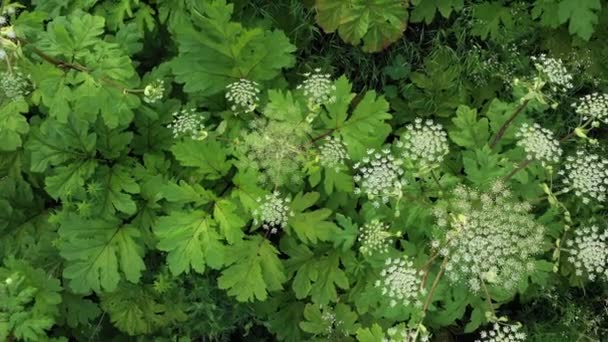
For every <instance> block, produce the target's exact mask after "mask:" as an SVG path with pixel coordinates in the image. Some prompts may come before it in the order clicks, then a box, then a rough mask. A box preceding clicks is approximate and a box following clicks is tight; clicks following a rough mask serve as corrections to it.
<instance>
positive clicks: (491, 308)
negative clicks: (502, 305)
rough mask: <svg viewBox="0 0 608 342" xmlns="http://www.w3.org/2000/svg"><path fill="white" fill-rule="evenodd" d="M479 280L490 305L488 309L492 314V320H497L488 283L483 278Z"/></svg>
mask: <svg viewBox="0 0 608 342" xmlns="http://www.w3.org/2000/svg"><path fill="white" fill-rule="evenodd" d="M479 280H481V287H482V288H483V292H484V294H485V297H486V302H487V303H488V307H489V308H490V311H491V312H492V318H496V311H495V310H494V304H492V297H490V291H488V287H487V286H486V283H485V282H484V281H483V279H481V277H480V278H479Z"/></svg>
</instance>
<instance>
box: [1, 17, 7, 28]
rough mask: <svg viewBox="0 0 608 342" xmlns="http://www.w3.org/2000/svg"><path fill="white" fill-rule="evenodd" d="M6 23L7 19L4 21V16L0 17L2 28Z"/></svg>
mask: <svg viewBox="0 0 608 342" xmlns="http://www.w3.org/2000/svg"><path fill="white" fill-rule="evenodd" d="M6 23H8V19H6V17H5V16H3V15H0V26H4V25H6Z"/></svg>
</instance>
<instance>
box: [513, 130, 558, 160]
mask: <svg viewBox="0 0 608 342" xmlns="http://www.w3.org/2000/svg"><path fill="white" fill-rule="evenodd" d="M515 137H516V138H518V139H519V140H518V141H517V146H520V147H522V148H523V149H524V151H525V152H526V158H527V159H528V160H538V161H540V162H541V164H542V165H543V166H545V165H547V164H553V163H557V162H559V159H560V157H561V155H562V149H561V147H560V146H559V141H557V139H555V137H554V135H553V132H551V131H550V130H548V129H546V128H543V127H541V126H540V125H539V124H536V123H535V124H533V125H528V124H526V123H524V124H523V125H522V126H521V127H520V129H519V131H517V133H515Z"/></svg>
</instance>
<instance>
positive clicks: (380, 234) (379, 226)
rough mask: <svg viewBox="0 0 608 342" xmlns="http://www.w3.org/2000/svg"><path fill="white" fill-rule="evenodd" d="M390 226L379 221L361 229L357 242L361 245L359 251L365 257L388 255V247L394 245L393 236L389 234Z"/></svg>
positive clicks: (375, 220) (373, 221)
mask: <svg viewBox="0 0 608 342" xmlns="http://www.w3.org/2000/svg"><path fill="white" fill-rule="evenodd" d="M388 229H389V226H388V225H387V224H385V223H382V222H380V221H379V220H377V219H374V220H372V221H371V222H369V223H367V224H365V225H363V226H362V227H361V228H359V236H358V237H357V240H358V241H359V244H360V245H361V246H360V247H359V251H360V252H361V253H362V254H365V255H369V256H371V255H374V254H377V253H387V252H388V247H389V246H390V245H391V244H392V242H393V240H392V238H391V237H392V235H391V234H390V233H389V232H388Z"/></svg>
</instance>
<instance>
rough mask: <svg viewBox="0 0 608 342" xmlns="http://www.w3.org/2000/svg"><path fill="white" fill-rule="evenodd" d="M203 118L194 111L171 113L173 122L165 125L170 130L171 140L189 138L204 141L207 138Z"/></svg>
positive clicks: (192, 109)
mask: <svg viewBox="0 0 608 342" xmlns="http://www.w3.org/2000/svg"><path fill="white" fill-rule="evenodd" d="M204 121H205V118H204V117H203V115H202V114H201V113H198V112H197V111H196V109H194V108H190V109H182V110H180V111H177V112H174V113H173V122H171V123H170V124H168V125H167V128H169V129H171V132H172V133H173V138H179V137H184V136H185V137H189V138H191V139H194V140H204V139H205V138H207V135H208V133H207V131H206V130H205V125H204V123H203V122H204Z"/></svg>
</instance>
